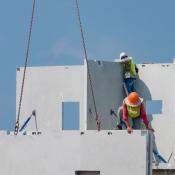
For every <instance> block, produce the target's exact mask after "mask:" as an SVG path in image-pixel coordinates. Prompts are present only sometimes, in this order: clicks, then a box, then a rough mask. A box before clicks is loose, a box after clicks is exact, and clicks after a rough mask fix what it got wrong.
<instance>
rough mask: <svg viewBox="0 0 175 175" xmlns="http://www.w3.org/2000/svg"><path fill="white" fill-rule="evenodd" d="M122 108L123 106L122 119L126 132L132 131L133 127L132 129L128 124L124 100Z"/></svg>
mask: <svg viewBox="0 0 175 175" xmlns="http://www.w3.org/2000/svg"><path fill="white" fill-rule="evenodd" d="M122 108H123V121H124V122H125V124H126V127H127V131H128V133H132V131H133V129H132V127H131V126H130V124H129V120H128V111H127V107H126V104H125V103H124V102H123V105H122Z"/></svg>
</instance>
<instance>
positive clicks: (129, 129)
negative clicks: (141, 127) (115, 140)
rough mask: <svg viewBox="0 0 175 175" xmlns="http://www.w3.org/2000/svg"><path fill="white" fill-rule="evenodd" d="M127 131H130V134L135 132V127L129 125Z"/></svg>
mask: <svg viewBox="0 0 175 175" xmlns="http://www.w3.org/2000/svg"><path fill="white" fill-rule="evenodd" d="M127 131H128V133H129V134H131V133H132V132H133V129H132V128H131V127H130V126H128V127H127Z"/></svg>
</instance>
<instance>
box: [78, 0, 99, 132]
mask: <svg viewBox="0 0 175 175" xmlns="http://www.w3.org/2000/svg"><path fill="white" fill-rule="evenodd" d="M75 4H76V10H77V18H78V22H79V27H80V33H81V40H82V45H83V50H84V56H85V60H86V64H87V73H88V78H89V83H90V89H91V95H92V99H93V105H94V109H95V115H96V118H95V119H96V124H97V129H98V131H100V125H101V122H100V118H99V115H98V112H97V105H96V100H95V95H94V89H93V82H92V77H91V73H90V67H89V62H88V56H87V49H86V44H85V38H84V33H83V25H82V22H81V16H80V9H79V4H78V0H75Z"/></svg>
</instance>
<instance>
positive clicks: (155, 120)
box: [17, 60, 175, 163]
mask: <svg viewBox="0 0 175 175" xmlns="http://www.w3.org/2000/svg"><path fill="white" fill-rule="evenodd" d="M89 64H90V71H91V76H92V82H93V88H94V94H95V97H96V104H97V111H98V113H99V115H100V117H101V124H102V127H101V129H113V128H114V127H115V125H116V119H115V118H114V117H112V116H110V114H109V111H110V109H111V108H112V109H114V110H115V111H117V108H118V107H119V106H120V105H121V103H122V100H123V98H124V92H123V86H122V75H121V74H122V67H121V65H120V63H116V62H107V61H101V62H98V61H92V60H91V61H89ZM138 67H139V77H140V78H139V79H138V80H137V83H136V87H137V91H138V92H139V93H140V95H141V96H142V97H143V98H144V99H145V100H162V101H163V109H162V114H155V115H152V116H150V118H149V119H150V121H151V124H152V126H153V128H154V129H155V139H156V146H157V148H158V151H159V152H160V154H161V155H162V156H163V157H164V158H165V159H168V158H169V156H170V154H171V152H172V151H175V127H174V126H175V117H174V115H175V108H174V99H175V93H174V92H175V91H174V89H175V83H174V82H175V64H174V63H172V64H146V65H138ZM21 76H22V69H21V70H20V71H18V72H17V97H19V90H20V89H19V88H20V86H21ZM89 88H90V87H89V81H88V82H87V72H86V66H68V67H66V66H57V67H36V68H28V69H27V77H26V83H25V88H24V98H23V103H22V113H21V117H22V118H23V119H24V117H25V116H28V115H30V113H31V111H32V110H33V109H36V111H37V120H38V127H39V129H40V130H43V131H44V130H45V131H46V130H47V131H49V130H57V129H58V130H61V128H62V126H61V125H62V120H61V119H62V107H61V103H62V101H79V102H80V116H81V117H80V129H81V130H84V129H88V130H89V129H96V123H95V112H94V108H93V103H92V96H91V93H90V89H89ZM87 89H88V90H87ZM18 99H19V98H17V105H18ZM86 102H87V104H86ZM17 107H18V106H17ZM89 109H91V110H92V114H93V115H92V114H91V113H90V112H89ZM86 115H87V117H86ZM34 126H35V125H34V123H33V122H30V125H29V129H32V130H33V129H34ZM172 161H173V159H172ZM172 163H173V162H172Z"/></svg>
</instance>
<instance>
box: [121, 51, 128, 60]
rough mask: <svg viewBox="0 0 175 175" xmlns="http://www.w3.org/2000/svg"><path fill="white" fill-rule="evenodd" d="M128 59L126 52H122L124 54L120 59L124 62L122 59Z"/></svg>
mask: <svg viewBox="0 0 175 175" xmlns="http://www.w3.org/2000/svg"><path fill="white" fill-rule="evenodd" d="M127 57H128V55H127V54H126V53H125V52H122V53H120V59H121V60H122V59H125V58H127Z"/></svg>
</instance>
